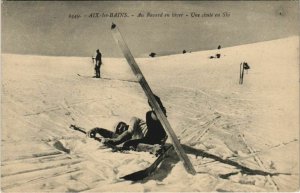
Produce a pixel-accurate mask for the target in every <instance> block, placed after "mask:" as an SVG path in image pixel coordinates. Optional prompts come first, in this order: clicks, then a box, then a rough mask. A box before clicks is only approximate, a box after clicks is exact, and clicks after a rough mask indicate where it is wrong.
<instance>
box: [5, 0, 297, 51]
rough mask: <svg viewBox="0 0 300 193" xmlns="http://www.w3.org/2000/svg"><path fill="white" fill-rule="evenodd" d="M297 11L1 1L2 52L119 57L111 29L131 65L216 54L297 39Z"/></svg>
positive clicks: (264, 4) (291, 5)
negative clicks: (154, 58)
mask: <svg viewBox="0 0 300 193" xmlns="http://www.w3.org/2000/svg"><path fill="white" fill-rule="evenodd" d="M298 6H299V1H172V2H168V1H52V2H50V1H15V2H14V1H2V7H1V23H2V27H1V41H2V45H1V48H2V53H16V54H30V55H50V56H87V57H90V56H92V55H94V53H95V50H96V49H100V51H101V53H102V55H103V57H121V56H122V54H121V52H120V50H119V48H118V47H117V45H116V43H115V42H114V40H113V37H112V34H111V32H110V26H111V23H112V22H114V23H116V24H117V26H118V27H119V29H120V31H121V33H122V35H123V37H124V39H125V41H126V42H127V44H128V46H129V48H130V49H131V51H132V53H133V55H134V56H135V57H145V56H148V55H149V53H151V52H155V53H157V54H158V55H167V54H176V53H182V51H183V50H187V51H192V52H194V51H200V50H208V49H216V48H217V47H218V45H221V46H222V47H230V46H234V45H242V44H247V43H254V42H260V41H265V40H272V39H278V38H283V37H288V36H293V35H298V9H299V7H298ZM93 13H98V14H100V15H102V14H108V15H109V14H111V13H123V14H124V13H126V14H127V16H128V17H125V18H124V17H95V15H96V14H94V15H93ZM148 13H150V14H151V15H152V14H161V13H162V14H163V15H165V14H169V15H170V17H147V14H148ZM172 13H176V14H183V16H182V17H172ZM210 13H211V14H212V15H213V17H202V15H203V14H206V15H205V16H207V15H209V14H210ZM139 14H143V15H144V17H137V16H138V15H139ZM218 14H220V16H218ZM223 14H224V15H223ZM76 15H77V16H78V15H80V18H74V16H76ZM90 15H93V16H94V17H89V16H90ZM148 16H149V15H148ZM192 16H200V17H192ZM203 16H204V15H203Z"/></svg>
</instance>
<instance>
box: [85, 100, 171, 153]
mask: <svg viewBox="0 0 300 193" xmlns="http://www.w3.org/2000/svg"><path fill="white" fill-rule="evenodd" d="M155 98H156V101H157V102H158V104H159V105H160V107H161V109H162V111H163V113H164V114H165V116H166V114H167V112H166V109H165V107H164V106H163V104H162V102H161V101H160V98H159V97H157V96H155ZM149 105H150V103H149ZM150 107H151V105H150ZM151 108H152V107H151ZM114 130H115V131H114V132H112V131H110V130H107V129H104V128H99V127H96V128H94V129H91V130H90V131H88V132H87V136H88V137H91V138H94V137H95V136H96V135H97V134H99V135H100V136H102V137H103V138H102V139H101V141H102V142H103V143H106V144H111V145H119V144H122V143H123V145H122V149H124V150H126V149H127V150H136V148H137V146H138V145H139V144H149V145H155V144H158V145H163V144H164V143H165V141H166V140H167V137H168V136H167V134H166V132H165V130H164V128H163V126H162V124H161V123H160V121H159V120H158V118H157V116H156V114H155V112H154V111H153V108H152V110H150V111H148V112H147V113H146V121H144V120H142V119H140V118H137V117H132V118H131V120H130V122H129V124H126V123H125V122H123V121H120V122H118V123H117V124H116V126H115V128H114Z"/></svg>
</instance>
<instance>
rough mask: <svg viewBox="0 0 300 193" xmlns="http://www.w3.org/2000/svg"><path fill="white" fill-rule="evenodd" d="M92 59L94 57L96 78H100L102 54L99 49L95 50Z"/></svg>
mask: <svg viewBox="0 0 300 193" xmlns="http://www.w3.org/2000/svg"><path fill="white" fill-rule="evenodd" d="M93 59H96V63H95V71H96V78H100V66H101V64H102V55H101V52H100V51H99V49H97V50H96V57H95V58H93Z"/></svg>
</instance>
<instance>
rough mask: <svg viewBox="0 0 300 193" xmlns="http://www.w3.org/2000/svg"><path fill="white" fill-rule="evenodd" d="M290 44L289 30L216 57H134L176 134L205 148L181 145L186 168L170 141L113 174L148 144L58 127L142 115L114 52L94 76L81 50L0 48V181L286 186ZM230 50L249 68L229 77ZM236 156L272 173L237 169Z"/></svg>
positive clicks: (292, 128)
mask: <svg viewBox="0 0 300 193" xmlns="http://www.w3.org/2000/svg"><path fill="white" fill-rule="evenodd" d="M271 48H272V49H271ZM297 49H298V37H291V38H286V39H280V40H274V41H269V42H261V43H256V44H249V45H243V46H237V47H232V48H225V49H222V50H221V52H222V53H221V54H222V56H223V57H221V58H220V59H209V58H208V57H209V56H210V55H211V54H213V53H214V52H215V51H214V50H211V51H203V52H196V53H189V54H185V55H174V56H166V57H159V58H150V59H137V62H138V64H139V65H140V67H141V70H142V71H143V72H144V75H145V77H146V79H147V81H148V82H149V85H150V86H151V88H152V90H153V92H154V93H155V94H157V95H158V96H160V97H161V99H162V102H163V103H164V105H165V107H166V108H167V112H168V120H169V121H170V123H171V125H172V127H173V129H174V130H175V133H176V134H177V135H178V137H179V139H180V141H181V143H182V144H186V145H189V146H191V147H193V148H195V149H198V150H201V151H205V152H207V153H208V154H207V155H205V154H202V156H201V154H200V156H199V155H198V154H197V156H195V155H193V153H189V154H188V156H189V158H190V159H191V161H192V164H193V165H194V167H195V169H196V171H197V175H195V176H191V175H189V174H187V173H186V172H185V170H184V168H183V166H182V164H181V162H179V160H178V158H177V156H176V154H175V153H174V152H173V153H170V155H169V156H168V157H167V158H166V159H165V160H164V161H163V162H162V164H161V165H160V166H159V168H158V169H157V171H156V172H155V173H154V174H153V175H152V176H150V177H149V178H147V179H144V180H143V181H141V182H138V183H131V182H128V181H123V180H119V179H118V177H120V176H123V175H126V174H129V173H131V172H134V171H137V170H140V169H144V168H145V167H147V166H148V165H150V164H151V163H152V162H153V161H154V159H155V157H154V156H153V155H150V154H147V153H143V152H131V153H112V152H111V150H109V149H107V148H105V147H103V146H102V145H101V144H99V143H98V142H97V141H94V140H92V139H89V138H86V137H85V136H84V135H83V134H81V133H78V132H76V131H72V130H70V129H69V125H70V124H76V125H79V126H82V127H84V128H86V129H91V128H93V127H103V128H108V129H110V128H112V126H113V125H114V123H115V122H116V121H119V120H123V121H127V122H128V121H129V119H130V117H132V116H136V117H141V118H144V116H145V112H146V111H147V110H149V107H148V104H147V99H146V97H145V95H144V93H143V91H142V89H141V88H140V86H139V84H138V83H136V82H134V81H135V77H134V76H133V75H132V73H131V71H130V68H129V66H128V65H127V64H126V61H125V60H124V59H108V58H104V59H103V63H104V65H103V66H102V69H101V73H102V76H103V77H104V78H103V79H94V78H91V77H92V75H93V66H92V64H91V62H90V59H89V58H79V57H78V58H77V57H46V56H21V55H11V54H3V55H2V74H3V77H2V135H1V136H2V146H1V148H2V149H1V153H2V156H1V166H2V167H1V178H2V179H1V180H2V186H1V187H2V190H3V191H5V192H24V191H26V192H33V191H37V192H46V191H53V192H81V191H84V192H100V191H101V192H103V191H134V192H137V191H178V192H179V191H258V192H259V191H295V190H297V189H298V188H299V172H298V171H299V163H298V162H299V161H298V157H299V137H298V136H299V133H298V123H299V119H298V118H299V112H298V108H296V107H298V106H299V103H298V99H299V92H298V91H299V90H298V83H299V82H298V73H297V72H298V66H297V65H298V63H297V61H298V60H297V57H298V53H297ZM237 53H238V54H237ZM262 53H263V54H262ZM279 53H280V54H279ZM288 59H289V62H286V63H285V65H283V62H285V61H286V60H288ZM20 61H21V62H20ZM242 61H247V62H248V63H249V64H250V67H251V69H250V70H249V72H248V73H246V74H245V77H244V84H243V85H239V84H238V76H239V74H238V73H239V64H240V62H242ZM170 69H172V71H171V72H170ZM77 74H80V76H78V75H77ZM286 85H289V86H288V87H287V86H286ZM286 99H289V100H288V101H286ZM287 113H288V114H287ZM210 155H213V156H210ZM222 160H223V161H222ZM226 160H232V161H234V162H230V161H227V162H226ZM235 163H236V164H235ZM237 164H240V165H242V166H245V167H247V168H250V169H253V170H259V171H265V172H270V173H276V172H277V173H281V174H279V175H273V176H272V175H260V174H259V173H257V174H256V175H254V174H253V175H250V174H245V173H243V172H244V171H242V169H239V168H238V167H237V166H238V165H237Z"/></svg>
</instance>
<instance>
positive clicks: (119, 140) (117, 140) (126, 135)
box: [104, 130, 131, 145]
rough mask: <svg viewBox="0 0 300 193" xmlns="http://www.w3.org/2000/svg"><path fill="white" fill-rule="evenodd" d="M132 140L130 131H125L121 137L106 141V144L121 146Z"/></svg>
mask: <svg viewBox="0 0 300 193" xmlns="http://www.w3.org/2000/svg"><path fill="white" fill-rule="evenodd" d="M130 138H131V132H130V131H128V130H127V131H124V132H123V133H122V134H121V135H119V136H118V137H116V138H112V139H107V138H106V139H105V140H104V143H110V144H112V145H119V144H121V143H123V142H125V141H127V140H129V139H130Z"/></svg>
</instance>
